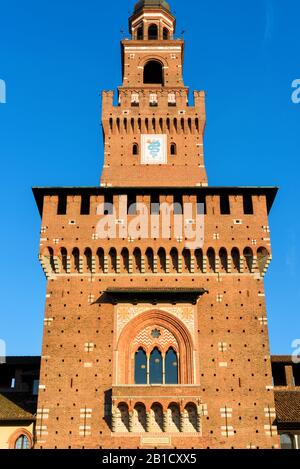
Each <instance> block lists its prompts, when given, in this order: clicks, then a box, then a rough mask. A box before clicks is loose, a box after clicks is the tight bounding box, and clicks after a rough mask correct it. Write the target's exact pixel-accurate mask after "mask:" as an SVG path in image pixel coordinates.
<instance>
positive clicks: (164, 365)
mask: <svg viewBox="0 0 300 469" xmlns="http://www.w3.org/2000/svg"><path fill="white" fill-rule="evenodd" d="M161 359H162V384H166V355H165V354H164V353H163V354H162V356H161Z"/></svg>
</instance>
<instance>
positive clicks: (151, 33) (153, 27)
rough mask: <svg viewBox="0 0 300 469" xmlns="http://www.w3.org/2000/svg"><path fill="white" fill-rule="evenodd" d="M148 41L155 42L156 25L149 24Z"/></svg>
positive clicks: (156, 35) (156, 37) (156, 36)
mask: <svg viewBox="0 0 300 469" xmlns="http://www.w3.org/2000/svg"><path fill="white" fill-rule="evenodd" d="M148 39H149V41H156V40H157V39H158V26H157V24H150V26H149V28H148Z"/></svg>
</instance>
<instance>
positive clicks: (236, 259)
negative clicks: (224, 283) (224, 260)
mask: <svg viewBox="0 0 300 469" xmlns="http://www.w3.org/2000/svg"><path fill="white" fill-rule="evenodd" d="M231 257H232V270H233V272H234V271H235V272H240V267H241V266H240V251H239V250H238V249H237V248H233V249H232V251H231Z"/></svg>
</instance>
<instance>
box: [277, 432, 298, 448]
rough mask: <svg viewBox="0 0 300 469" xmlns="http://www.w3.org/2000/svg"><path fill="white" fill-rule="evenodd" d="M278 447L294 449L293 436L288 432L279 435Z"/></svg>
mask: <svg viewBox="0 0 300 469" xmlns="http://www.w3.org/2000/svg"><path fill="white" fill-rule="evenodd" d="M280 447H281V449H294V447H295V446H294V437H293V435H289V434H288V433H282V434H281V435H280Z"/></svg>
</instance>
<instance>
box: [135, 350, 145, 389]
mask: <svg viewBox="0 0 300 469" xmlns="http://www.w3.org/2000/svg"><path fill="white" fill-rule="evenodd" d="M134 383H135V384H147V355H146V352H145V350H144V349H143V348H139V349H138V351H137V352H136V353H135V358H134Z"/></svg>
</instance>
